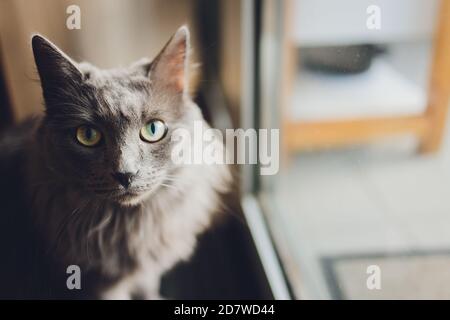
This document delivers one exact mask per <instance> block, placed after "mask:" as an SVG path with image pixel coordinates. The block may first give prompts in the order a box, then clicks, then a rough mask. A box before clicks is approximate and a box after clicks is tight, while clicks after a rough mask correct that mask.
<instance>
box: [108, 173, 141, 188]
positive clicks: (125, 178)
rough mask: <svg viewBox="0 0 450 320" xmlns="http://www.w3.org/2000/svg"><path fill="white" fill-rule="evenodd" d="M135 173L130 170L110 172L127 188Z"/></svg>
mask: <svg viewBox="0 0 450 320" xmlns="http://www.w3.org/2000/svg"><path fill="white" fill-rule="evenodd" d="M135 175H136V174H134V173H132V172H114V173H112V176H113V178H114V179H115V180H116V181H117V182H118V183H120V184H121V185H122V186H123V187H125V188H128V187H129V186H130V184H131V182H133V179H134V177H135Z"/></svg>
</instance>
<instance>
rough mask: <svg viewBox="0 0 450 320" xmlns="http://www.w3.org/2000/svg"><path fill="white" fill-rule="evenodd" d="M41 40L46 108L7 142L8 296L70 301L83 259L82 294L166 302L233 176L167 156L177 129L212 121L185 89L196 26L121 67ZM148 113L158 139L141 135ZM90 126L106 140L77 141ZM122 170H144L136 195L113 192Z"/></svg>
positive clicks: (3, 286)
mask: <svg viewBox="0 0 450 320" xmlns="http://www.w3.org/2000/svg"><path fill="white" fill-rule="evenodd" d="M32 46H33V52H34V56H35V60H36V65H37V69H38V72H39V75H40V78H41V83H42V89H43V95H44V100H45V107H46V114H45V116H44V117H43V118H41V119H37V120H33V121H29V122H27V123H26V124H24V125H22V126H21V127H19V128H16V129H15V130H14V131H12V132H10V133H9V134H7V135H6V136H5V137H4V139H3V142H2V144H1V145H0V147H1V150H2V152H1V156H0V170H1V174H2V181H1V182H0V191H1V193H2V195H1V196H2V198H6V199H3V200H2V202H1V203H0V212H1V218H0V219H1V220H0V223H1V228H2V229H3V233H2V232H0V237H1V239H0V241H1V244H0V246H3V247H6V249H2V255H3V261H4V262H5V263H3V266H1V267H0V268H1V270H0V271H1V272H0V294H1V296H2V297H13V298H16V297H18V298H20V297H37V298H40V297H44V298H46V297H56V298H57V297H67V296H68V297H70V296H72V294H73V293H74V291H70V290H68V289H67V288H66V278H67V277H68V274H66V268H67V266H69V265H78V266H79V267H80V269H81V273H82V289H83V291H84V293H85V295H82V296H83V297H84V296H86V294H87V296H88V297H98V298H105V299H117V298H123V299H128V298H131V297H133V296H134V295H139V297H143V298H158V293H159V282H160V278H161V275H162V274H163V273H164V272H166V271H167V270H169V269H170V268H171V267H173V266H174V265H175V264H176V263H177V262H179V261H181V260H185V259H188V258H189V256H190V255H191V254H192V252H193V250H194V248H195V244H196V238H197V236H198V235H199V234H200V233H201V232H203V231H204V230H205V229H206V228H207V227H208V226H209V225H210V223H211V220H212V217H213V213H214V212H215V211H217V208H218V204H219V194H220V193H221V192H224V191H225V190H226V189H227V185H228V182H229V179H230V174H229V171H228V168H227V167H226V166H225V165H207V164H202V165H175V164H174V163H173V162H172V161H171V159H170V152H171V150H172V147H173V142H171V139H170V134H171V132H173V130H175V129H176V128H185V129H188V130H189V131H191V132H192V130H193V123H194V121H204V120H203V117H202V115H201V112H200V109H199V108H198V106H197V105H196V104H195V103H194V102H193V101H192V100H191V99H190V97H189V95H188V80H187V76H188V75H187V70H188V56H189V31H188V29H187V28H186V27H182V28H180V29H179V30H178V31H177V32H176V33H175V35H174V36H173V37H172V39H171V40H170V41H169V42H168V44H167V45H166V46H165V47H164V49H163V50H162V51H161V53H160V54H159V55H158V56H157V57H156V58H155V59H154V60H153V62H149V61H147V60H142V61H139V62H137V63H135V64H134V65H132V66H131V67H129V68H123V69H114V70H100V69H98V68H96V67H94V66H92V65H90V64H87V63H76V62H74V61H72V60H71V59H70V58H68V57H67V56H66V55H65V54H64V53H62V52H61V51H60V50H59V49H58V48H57V47H56V46H54V45H53V44H51V43H50V42H49V41H48V40H46V39H44V38H43V37H41V36H38V35H36V36H34V37H33V40H32ZM150 119H160V120H163V121H164V122H165V123H166V124H167V126H168V134H167V135H166V137H165V138H164V139H162V140H161V141H159V142H156V143H146V142H144V141H142V140H141V139H140V137H139V130H140V128H141V127H142V126H143V125H145V123H146V121H149V120H150ZM86 124H88V125H93V126H95V127H96V128H99V129H100V130H101V132H102V133H103V136H104V141H102V143H101V144H100V145H99V146H98V147H92V148H89V147H85V146H82V145H80V144H79V143H78V142H77V141H76V139H75V130H76V128H77V127H79V126H80V125H86ZM116 171H121V172H122V171H126V172H128V171H129V172H133V173H136V177H135V179H134V180H133V182H132V187H133V190H136V192H138V194H137V195H133V196H121V195H117V194H116V193H117V192H116V191H110V190H112V189H118V188H121V187H120V185H119V184H118V183H117V181H115V180H114V178H113V177H112V173H113V172H116ZM5 179H6V180H5ZM121 191H123V190H121Z"/></svg>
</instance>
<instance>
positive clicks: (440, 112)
mask: <svg viewBox="0 0 450 320" xmlns="http://www.w3.org/2000/svg"><path fill="white" fill-rule="evenodd" d="M449 98H450V0H442V1H441V7H440V12H439V21H438V26H437V30H436V32H435V40H434V58H433V61H432V68H431V75H430V83H429V89H428V107H427V110H426V114H425V116H426V117H427V119H428V132H427V134H426V135H425V137H424V138H423V140H422V144H421V148H420V151H421V152H424V153H428V152H436V151H438V150H439V147H440V145H441V143H442V138H443V135H444V130H445V123H446V120H447V112H448V104H449Z"/></svg>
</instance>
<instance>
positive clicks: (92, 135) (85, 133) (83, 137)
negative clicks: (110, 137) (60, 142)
mask: <svg viewBox="0 0 450 320" xmlns="http://www.w3.org/2000/svg"><path fill="white" fill-rule="evenodd" d="M101 139H102V134H101V132H100V131H98V130H97V129H94V128H92V127H89V126H81V127H78V129H77V140H78V142H79V143H81V144H82V145H83V146H86V147H94V146H96V145H98V144H99V143H100V140H101Z"/></svg>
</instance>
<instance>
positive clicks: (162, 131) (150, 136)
mask: <svg viewBox="0 0 450 320" xmlns="http://www.w3.org/2000/svg"><path fill="white" fill-rule="evenodd" d="M166 132H167V126H166V125H165V124H164V122H162V121H161V120H152V121H150V122H148V123H147V124H146V125H145V126H143V127H142V129H141V139H142V140H144V141H147V142H157V141H159V140H161V139H162V138H164V136H165V135H166Z"/></svg>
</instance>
